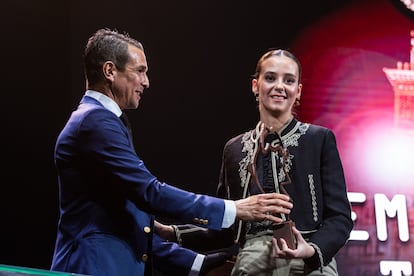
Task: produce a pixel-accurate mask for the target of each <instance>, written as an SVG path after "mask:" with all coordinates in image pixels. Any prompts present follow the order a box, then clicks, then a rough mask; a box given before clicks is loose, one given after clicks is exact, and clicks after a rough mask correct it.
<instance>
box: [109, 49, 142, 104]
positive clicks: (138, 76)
mask: <svg viewBox="0 0 414 276" xmlns="http://www.w3.org/2000/svg"><path fill="white" fill-rule="evenodd" d="M128 50H129V60H128V62H127V63H126V65H125V70H124V72H121V71H119V69H117V71H116V75H115V77H114V81H113V83H112V91H113V93H114V100H115V101H116V102H117V103H118V105H119V107H120V108H121V109H136V108H138V105H139V100H140V99H141V94H142V93H143V92H144V89H145V88H148V87H149V80H148V75H147V71H148V65H147V60H146V57H145V53H144V52H143V51H142V50H141V49H139V48H137V47H135V46H132V45H130V46H129V47H128Z"/></svg>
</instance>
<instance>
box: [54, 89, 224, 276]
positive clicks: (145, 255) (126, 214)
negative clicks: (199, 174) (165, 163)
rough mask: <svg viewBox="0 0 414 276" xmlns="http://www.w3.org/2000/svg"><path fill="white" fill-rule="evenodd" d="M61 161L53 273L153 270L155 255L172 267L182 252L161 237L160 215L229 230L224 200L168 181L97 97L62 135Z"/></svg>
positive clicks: (186, 258)
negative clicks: (158, 231)
mask: <svg viewBox="0 0 414 276" xmlns="http://www.w3.org/2000/svg"><path fill="white" fill-rule="evenodd" d="M55 164H56V168H57V172H58V181H59V199H60V203H59V204H60V218H59V222H58V229H57V240H56V246H55V252H54V256H53V261H52V266H51V269H52V270H56V271H67V272H73V273H81V274H88V275H99V276H103V275H111V276H113V275H117V276H122V275H126V276H130V275H136V276H137V275H148V274H149V273H150V271H151V263H152V261H153V260H152V259H155V263H156V264H157V263H160V264H163V265H166V264H168V258H167V256H168V254H169V253H168V252H170V251H171V252H172V251H175V250H176V249H177V248H175V246H173V245H171V244H168V243H163V242H162V241H161V240H160V239H158V238H155V239H154V238H153V237H154V235H153V220H154V217H153V216H154V215H161V216H164V217H168V216H170V217H174V218H177V219H179V220H180V221H182V222H184V223H196V224H198V225H200V226H203V227H207V228H210V229H216V230H219V229H221V226H222V222H223V216H224V209H225V207H224V201H223V200H221V199H217V198H213V197H209V196H204V195H197V194H194V193H190V192H186V191H183V190H181V189H179V188H176V187H172V186H170V185H168V184H165V183H162V182H160V181H159V180H158V179H157V178H156V177H155V176H154V175H152V174H151V173H150V172H149V171H148V169H147V168H146V167H145V165H144V163H143V161H142V160H141V159H140V158H139V157H138V156H137V154H136V152H135V150H134V146H133V143H132V139H131V137H130V136H129V133H128V130H127V128H126V127H125V125H124V124H123V123H122V121H121V120H120V119H119V118H118V117H117V116H116V115H115V114H114V113H113V112H111V111H109V110H107V109H106V108H104V107H103V105H102V104H101V103H99V102H98V101H97V100H95V99H94V98H92V97H88V96H84V97H83V98H82V100H81V102H80V104H79V106H78V108H77V109H76V110H75V111H74V112H73V113H72V114H71V116H70V118H69V120H68V122H67V124H66V125H65V127H64V129H63V130H62V132H61V133H60V135H59V137H58V139H57V142H56V146H55ZM179 250H181V249H179ZM194 254H195V253H194V252H184V251H183V252H180V253H178V254H177V258H175V259H174V262H175V265H177V267H180V262H181V261H182V267H185V266H187V267H188V264H190V265H191V263H192V261H193V260H194V258H195V255H194ZM180 258H183V259H182V260H181V259H180ZM170 260H172V259H170ZM146 264H147V265H146ZM145 267H146V268H145ZM145 270H146V271H145Z"/></svg>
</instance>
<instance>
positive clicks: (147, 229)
mask: <svg viewBox="0 0 414 276" xmlns="http://www.w3.org/2000/svg"><path fill="white" fill-rule="evenodd" d="M144 232H145V233H147V234H148V233H151V228H149V227H148V226H145V227H144Z"/></svg>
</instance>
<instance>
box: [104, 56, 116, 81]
mask: <svg viewBox="0 0 414 276" xmlns="http://www.w3.org/2000/svg"><path fill="white" fill-rule="evenodd" d="M102 71H103V72H102V73H103V75H104V77H105V79H107V80H110V81H114V79H115V74H116V66H115V64H114V63H113V62H112V61H106V62H105V63H104V64H103V65H102Z"/></svg>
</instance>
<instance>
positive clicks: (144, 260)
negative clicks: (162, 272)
mask: <svg viewBox="0 0 414 276" xmlns="http://www.w3.org/2000/svg"><path fill="white" fill-rule="evenodd" d="M141 260H142V261H143V262H146V261H148V255H147V254H142V256H141Z"/></svg>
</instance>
